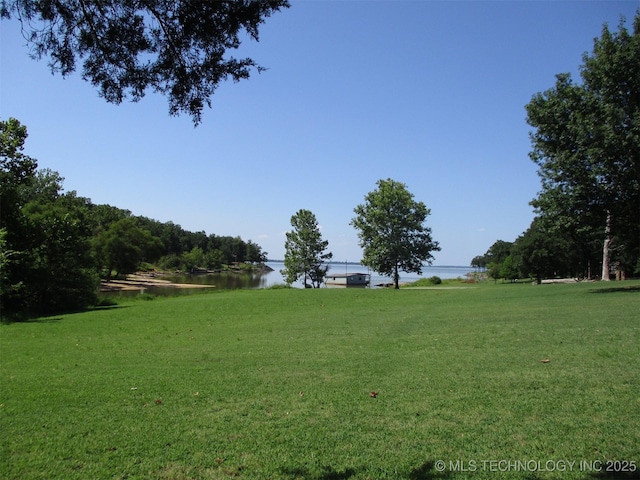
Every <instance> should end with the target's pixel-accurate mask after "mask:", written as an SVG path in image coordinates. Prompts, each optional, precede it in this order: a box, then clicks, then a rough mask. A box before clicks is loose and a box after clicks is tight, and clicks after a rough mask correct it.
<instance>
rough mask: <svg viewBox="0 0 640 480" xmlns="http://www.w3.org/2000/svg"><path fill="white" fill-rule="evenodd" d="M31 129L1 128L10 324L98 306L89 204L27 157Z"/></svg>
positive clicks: (0, 188) (0, 298)
mask: <svg viewBox="0 0 640 480" xmlns="http://www.w3.org/2000/svg"><path fill="white" fill-rule="evenodd" d="M26 138H27V129H26V127H25V126H23V125H21V124H20V122H19V121H18V120H16V119H13V118H11V119H9V120H8V121H6V122H5V121H2V122H0V201H1V203H2V205H1V209H0V215H1V217H0V221H1V224H0V232H2V235H1V237H2V238H1V240H2V241H1V243H2V245H1V247H2V248H1V249H2V252H1V253H0V257H1V259H0V263H1V265H0V268H1V270H2V273H1V274H0V276H1V277H2V278H0V283H2V286H1V287H0V304H1V305H0V312H1V313H2V315H3V318H8V319H20V318H24V317H28V316H30V315H40V314H48V313H57V312H61V311H66V310H74V309H79V308H84V307H86V306H89V305H91V304H93V303H94V302H95V298H96V291H97V286H98V277H97V275H96V274H95V269H94V265H93V259H92V258H91V255H90V248H89V238H90V235H91V228H90V222H88V221H87V216H88V204H87V200H86V199H83V198H79V197H77V196H76V194H75V192H69V193H66V194H64V195H63V194H62V193H61V192H62V177H61V176H60V175H59V174H58V173H57V172H53V171H51V170H46V169H45V170H41V171H38V170H36V169H37V162H36V161H35V160H34V159H32V158H30V157H28V156H27V155H25V154H24V153H22V150H23V148H24V142H25V140H26Z"/></svg>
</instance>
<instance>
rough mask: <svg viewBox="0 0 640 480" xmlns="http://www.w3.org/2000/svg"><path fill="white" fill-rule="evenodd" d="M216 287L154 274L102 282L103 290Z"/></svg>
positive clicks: (134, 275) (129, 276)
mask: <svg viewBox="0 0 640 480" xmlns="http://www.w3.org/2000/svg"><path fill="white" fill-rule="evenodd" d="M158 287H162V288H216V287H215V285H198V284H193V283H173V282H170V281H169V280H163V279H161V278H157V277H156V276H155V275H154V274H133V275H127V277H126V279H124V280H109V281H105V280H103V281H102V282H101V283H100V291H101V292H122V291H128V290H143V289H147V288H158Z"/></svg>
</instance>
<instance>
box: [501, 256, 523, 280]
mask: <svg viewBox="0 0 640 480" xmlns="http://www.w3.org/2000/svg"><path fill="white" fill-rule="evenodd" d="M499 276H500V278H504V279H505V280H509V281H511V282H514V281H516V280H517V279H518V278H519V277H520V265H519V261H518V257H517V256H516V255H514V254H511V255H509V256H508V257H507V258H505V259H504V261H503V262H502V264H501V265H500V273H499Z"/></svg>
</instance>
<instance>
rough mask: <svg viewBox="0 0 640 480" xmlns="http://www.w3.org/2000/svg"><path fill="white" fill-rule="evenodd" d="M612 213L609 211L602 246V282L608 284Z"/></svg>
mask: <svg viewBox="0 0 640 480" xmlns="http://www.w3.org/2000/svg"><path fill="white" fill-rule="evenodd" d="M612 222H613V220H612V218H611V211H610V210H607V222H606V225H605V227H604V245H603V246H602V281H604V282H608V281H609V280H610V279H609V259H610V256H611V224H612Z"/></svg>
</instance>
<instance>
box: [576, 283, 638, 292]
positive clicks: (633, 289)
mask: <svg viewBox="0 0 640 480" xmlns="http://www.w3.org/2000/svg"><path fill="white" fill-rule="evenodd" d="M619 292H624V293H640V285H633V286H628V287H611V288H597V289H593V290H589V293H619Z"/></svg>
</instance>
